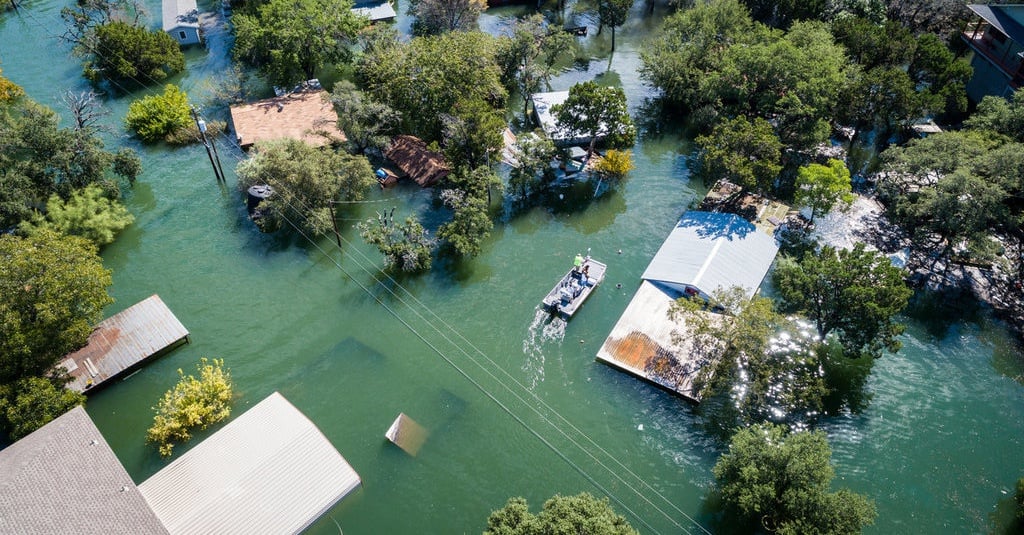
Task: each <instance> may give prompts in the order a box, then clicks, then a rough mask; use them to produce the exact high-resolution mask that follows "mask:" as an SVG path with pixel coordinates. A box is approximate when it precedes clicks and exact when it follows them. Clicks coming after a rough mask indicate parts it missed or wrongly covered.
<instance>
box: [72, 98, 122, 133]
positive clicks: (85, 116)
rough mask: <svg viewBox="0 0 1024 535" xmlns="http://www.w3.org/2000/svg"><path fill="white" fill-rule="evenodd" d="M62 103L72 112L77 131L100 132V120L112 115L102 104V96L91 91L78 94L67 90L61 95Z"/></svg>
mask: <svg viewBox="0 0 1024 535" xmlns="http://www.w3.org/2000/svg"><path fill="white" fill-rule="evenodd" d="M60 101H61V102H62V103H63V104H64V106H65V107H66V108H67V109H68V111H70V112H71V116H72V117H73V118H74V120H75V130H85V131H88V132H92V133H95V132H98V131H100V130H101V129H102V127H101V126H100V125H99V124H98V123H99V120H100V119H102V118H103V117H106V116H107V115H110V110H108V109H105V108H104V107H103V104H102V103H101V102H100V95H99V94H98V93H96V92H95V91H93V90H91V89H90V90H88V91H81V92H78V93H76V92H74V91H72V90H70V89H67V90H65V91H64V92H62V93H61V94H60Z"/></svg>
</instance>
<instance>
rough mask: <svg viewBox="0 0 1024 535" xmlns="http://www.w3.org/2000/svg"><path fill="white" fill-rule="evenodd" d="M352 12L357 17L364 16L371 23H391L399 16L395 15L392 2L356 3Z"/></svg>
mask: <svg viewBox="0 0 1024 535" xmlns="http://www.w3.org/2000/svg"><path fill="white" fill-rule="evenodd" d="M352 12H353V13H355V14H356V15H362V16H364V17H366V18H368V19H370V22H390V21H393V20H395V17H396V16H398V14H397V13H395V7H394V6H392V5H391V2H389V1H386V2H356V4H355V5H354V6H352Z"/></svg>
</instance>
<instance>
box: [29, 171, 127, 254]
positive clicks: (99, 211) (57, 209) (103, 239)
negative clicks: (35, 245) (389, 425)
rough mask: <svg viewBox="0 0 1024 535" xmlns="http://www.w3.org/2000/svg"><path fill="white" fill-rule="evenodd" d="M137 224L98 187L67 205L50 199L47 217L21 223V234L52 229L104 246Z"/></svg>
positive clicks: (88, 188) (75, 196) (79, 194)
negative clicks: (118, 234) (130, 226)
mask: <svg viewBox="0 0 1024 535" xmlns="http://www.w3.org/2000/svg"><path fill="white" fill-rule="evenodd" d="M134 221H135V217H134V216H132V214H131V213H129V212H128V209H127V208H125V207H124V205H122V204H121V203H120V202H118V201H117V200H116V199H110V198H108V197H107V195H106V193H105V192H104V191H103V189H102V188H100V187H99V186H96V185H90V186H86V187H85V188H84V189H82V190H79V191H76V192H74V193H72V194H71V198H70V199H68V200H67V201H64V200H63V199H61V198H60V197H59V196H57V195H51V196H50V200H48V201H47V202H46V216H45V217H42V216H40V217H37V218H35V219H33V220H32V221H31V222H28V221H24V222H22V223H21V225H20V226H19V230H20V231H21V232H23V233H26V234H32V233H34V232H38V231H39V229H49V230H53V231H55V232H58V233H60V234H69V235H73V236H81V237H83V238H85V239H87V240H89V241H91V242H93V243H94V244H96V245H97V246H103V245H106V244H108V243H111V242H113V241H114V238H115V237H116V236H117V233H118V232H121V231H122V230H124V229H125V228H127V227H128V225H131V224H132V222H134Z"/></svg>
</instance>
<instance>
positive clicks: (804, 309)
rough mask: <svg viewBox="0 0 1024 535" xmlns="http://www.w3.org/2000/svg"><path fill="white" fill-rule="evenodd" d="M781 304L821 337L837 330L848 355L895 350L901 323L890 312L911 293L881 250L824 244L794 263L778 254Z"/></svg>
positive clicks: (777, 281)
mask: <svg viewBox="0 0 1024 535" xmlns="http://www.w3.org/2000/svg"><path fill="white" fill-rule="evenodd" d="M774 280H775V285H776V287H777V288H778V290H779V294H780V295H781V296H782V300H783V302H784V303H785V306H786V307H787V308H788V309H790V310H794V311H797V312H800V313H802V314H805V315H806V316H807V317H808V318H809V319H810V320H811V321H812V322H813V323H814V326H815V328H816V329H817V331H818V335H819V336H821V338H822V339H823V340H824V339H826V338H827V337H828V336H829V335H830V334H833V333H834V334H836V335H837V336H838V338H839V341H840V343H841V344H842V346H843V349H844V351H845V353H846V355H847V356H849V357H851V358H856V357H859V356H861V355H862V354H868V355H872V356H875V357H879V356H881V354H882V351H883V350H889V351H898V350H899V348H900V342H899V340H897V339H896V337H897V336H898V335H900V334H901V333H902V332H903V329H904V328H903V325H901V324H899V323H897V322H896V321H895V320H894V316H895V315H896V314H898V313H900V311H902V310H903V308H904V307H905V306H906V305H907V300H908V299H910V296H911V294H912V293H913V292H912V291H911V290H910V288H908V287H907V285H906V283H905V282H904V281H903V272H902V270H901V269H899V268H897V267H895V266H893V265H892V262H891V261H890V260H889V258H888V257H886V256H885V255H884V254H882V253H879V252H876V251H867V250H865V249H864V244H863V243H858V244H857V245H856V246H854V248H853V249H835V248H832V247H830V246H824V247H822V248H821V250H820V251H819V252H818V253H808V254H807V255H805V256H804V258H803V259H801V260H800V261H799V262H797V261H795V260H792V259H788V258H783V259H781V260H780V261H779V262H778V265H777V266H776V268H775V272H774Z"/></svg>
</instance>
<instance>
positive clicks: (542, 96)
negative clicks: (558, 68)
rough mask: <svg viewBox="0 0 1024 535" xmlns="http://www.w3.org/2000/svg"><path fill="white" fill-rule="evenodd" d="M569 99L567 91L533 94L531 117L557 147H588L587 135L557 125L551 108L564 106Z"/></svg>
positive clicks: (589, 137) (589, 138)
mask: <svg viewBox="0 0 1024 535" xmlns="http://www.w3.org/2000/svg"><path fill="white" fill-rule="evenodd" d="M568 98H569V92H568V91H552V92H549V93H534V94H533V95H531V96H530V101H531V102H533V116H534V120H536V121H537V124H539V125H540V128H541V130H543V131H544V133H545V134H547V136H548V137H549V138H551V141H552V142H553V143H554V144H555V145H556V146H558V147H568V146H570V145H589V144H590V141H591V140H592V139H593V137H592V136H590V135H588V134H580V133H578V132H573V131H572V130H569V129H567V128H564V127H561V126H559V125H558V121H557V120H556V119H555V114H554V112H553V111H552V108H554V107H555V106H558V105H560V104H564V103H565V101H566V100H568ZM602 135H603V134H599V135H598V138H600V137H602Z"/></svg>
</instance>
